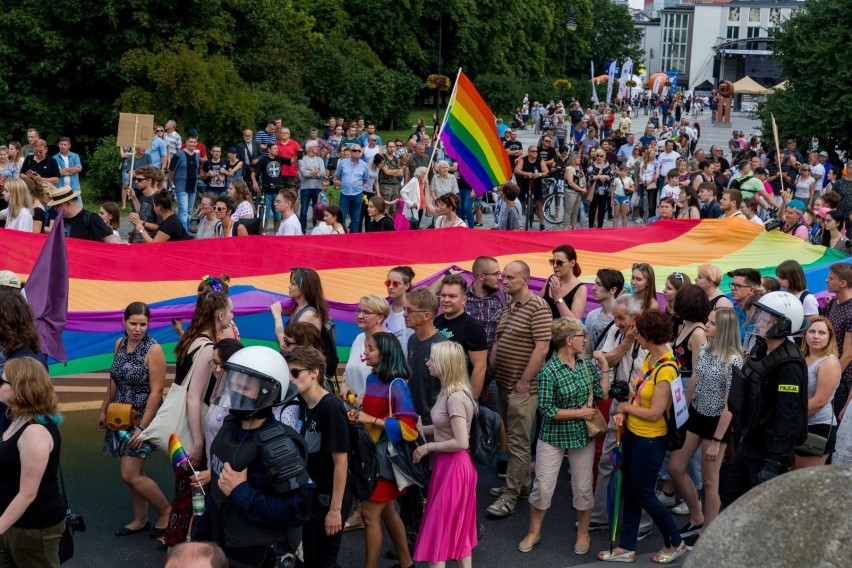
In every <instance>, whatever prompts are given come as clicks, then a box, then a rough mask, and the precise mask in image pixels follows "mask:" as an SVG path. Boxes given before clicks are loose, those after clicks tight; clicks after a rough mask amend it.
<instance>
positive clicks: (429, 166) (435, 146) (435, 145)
mask: <svg viewBox="0 0 852 568" xmlns="http://www.w3.org/2000/svg"><path fill="white" fill-rule="evenodd" d="M461 72H462V68H461V67H459V70H458V72H457V73H456V82H455V84H454V85H453V92H452V93H450V100H449V101H447V108H446V109H445V110H444V118H443V120H441V126H440V127H439V128H438V132H441V131H443V130H444V126H445V125H446V124H447V117H448V116H449V115H450V109H451V108H452V106H453V103H454V102H456V90H457V89H458V87H459V77H460V76H461ZM438 142H440V138H438V139H436V140H435V142H434V143H433V144H432V155H431V156H429V163H428V164H427V165H426V171H427V172H428V171H430V170H431V169H432V161H433V160H434V159H435V152H437V151H438Z"/></svg>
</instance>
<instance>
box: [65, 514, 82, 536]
mask: <svg viewBox="0 0 852 568" xmlns="http://www.w3.org/2000/svg"><path fill="white" fill-rule="evenodd" d="M65 522H66V523H68V526H69V527H71V530H72V531H74V532H86V520H85V519H84V518H83V515H78V514H76V513H72V512H71V511H70V510H69V511H68V514H67V516H66V519H65Z"/></svg>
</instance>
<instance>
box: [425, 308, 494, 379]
mask: <svg viewBox="0 0 852 568" xmlns="http://www.w3.org/2000/svg"><path fill="white" fill-rule="evenodd" d="M435 327H436V328H438V331H440V332H441V335H443V336H444V337H446V338H447V339H449V340H450V341H455V342H456V343H458V344H459V345H461V346H462V349H464V356H465V358H466V359H467V372H468V374H470V373H472V372H473V364H472V363H471V362H470V355H469V353H470V352H471V351H485V350H487V349H488V336H486V335H485V329H483V327H482V324H480V323H479V322H478V321H476V320H475V319H473V317H471V316H470V314H468V313H467V312H462V313H461V315H459V316H456V317H454V318H452V319H448V318H447V317H446V316H444V314H441V315H439V316H438V317H436V318H435Z"/></svg>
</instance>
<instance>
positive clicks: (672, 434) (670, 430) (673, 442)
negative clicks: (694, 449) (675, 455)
mask: <svg viewBox="0 0 852 568" xmlns="http://www.w3.org/2000/svg"><path fill="white" fill-rule="evenodd" d="M663 367H674V368H675V370H678V367H677V365H675V364H673V363H663V364H662V365H660V366H659V367H657V368H656V369H654V388H656V385H657V373H659V372H660V369H662V368H663ZM670 388H671V387H670ZM663 417H664V418H665V419H666V439H665V444H666V449H667V450H668V451H670V452H674V451H677V450H679V449H681V448H682V447H683V444H684V442H686V422H684V423H683V426H681V427H680V428H678V427H677V421H676V420H675V412H674V401H672V403H671V405H670V406H669V407H668V408H667V409H666V411H665V412H664V413H663Z"/></svg>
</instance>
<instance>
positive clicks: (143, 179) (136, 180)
mask: <svg viewBox="0 0 852 568" xmlns="http://www.w3.org/2000/svg"><path fill="white" fill-rule="evenodd" d="M147 180H148V178H144V177H137V178H133V181H135V182H136V183H139V182H141V181H147Z"/></svg>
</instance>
